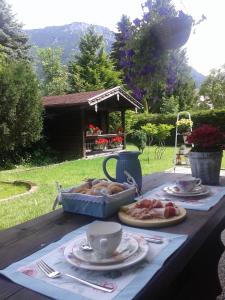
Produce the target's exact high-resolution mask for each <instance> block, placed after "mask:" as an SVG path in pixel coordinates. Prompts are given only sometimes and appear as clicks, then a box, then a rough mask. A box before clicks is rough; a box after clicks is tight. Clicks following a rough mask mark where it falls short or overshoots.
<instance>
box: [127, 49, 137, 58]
mask: <svg viewBox="0 0 225 300" xmlns="http://www.w3.org/2000/svg"><path fill="white" fill-rule="evenodd" d="M134 54H135V52H134V50H133V49H128V50H127V56H129V57H132V56H133V55H134Z"/></svg>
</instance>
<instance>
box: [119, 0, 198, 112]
mask: <svg viewBox="0 0 225 300" xmlns="http://www.w3.org/2000/svg"><path fill="white" fill-rule="evenodd" d="M177 15H178V12H177V11H176V10H175V8H174V6H173V5H172V4H171V0H155V1H150V0H148V1H146V3H145V5H144V11H143V18H142V19H135V20H134V21H133V24H130V23H129V21H128V20H126V19H124V18H123V19H121V22H120V23H118V29H119V34H117V35H116V42H115V44H114V46H113V57H114V58H115V59H117V61H118V65H120V67H121V70H122V71H123V73H124V81H125V83H126V85H127V87H128V88H129V89H130V90H131V91H132V93H133V96H134V97H135V98H137V99H139V100H140V101H141V100H142V101H146V102H147V104H148V107H149V108H150V109H151V111H152V112H159V111H160V106H161V99H162V97H163V96H164V97H166V98H170V97H171V96H172V95H173V94H174V95H175V96H178V97H179V106H181V107H186V106H192V103H191V96H189V94H190V90H191V95H193V94H194V89H195V87H194V84H193V81H192V79H191V75H190V69H189V68H188V66H187V60H186V52H185V50H176V49H163V48H162V47H160V45H159V43H158V40H157V37H156V36H155V35H154V34H153V28H154V27H155V26H156V25H157V24H160V22H162V21H163V20H168V19H170V18H172V17H175V16H177ZM183 15H184V14H183ZM183 15H182V14H181V13H180V14H179V16H181V18H182V16H183ZM181 87H182V88H181ZM184 88H185V89H186V88H188V92H187V93H184V92H183V89H184ZM184 96H185V97H186V98H185V97H184ZM183 103H184V104H183Z"/></svg>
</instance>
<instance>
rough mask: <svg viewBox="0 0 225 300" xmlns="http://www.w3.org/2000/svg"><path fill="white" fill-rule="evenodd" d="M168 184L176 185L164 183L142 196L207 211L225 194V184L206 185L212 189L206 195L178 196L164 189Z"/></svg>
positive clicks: (169, 183)
mask: <svg viewBox="0 0 225 300" xmlns="http://www.w3.org/2000/svg"><path fill="white" fill-rule="evenodd" d="M168 186H174V183H171V182H168V183H166V184H163V185H161V186H159V187H157V188H155V189H153V190H151V191H148V192H146V193H144V194H143V195H142V197H144V198H155V199H161V200H169V201H173V202H175V203H176V204H177V205H180V206H182V207H184V208H187V209H195V210H204V211H207V210H209V209H210V208H211V207H213V206H214V205H215V204H217V203H218V202H219V201H220V200H221V198H222V197H223V196H224V195H225V187H224V186H209V185H207V186H206V187H207V188H209V189H210V193H209V194H207V195H205V196H201V197H196V196H195V197H177V196H173V195H169V194H167V193H166V192H164V191H163V188H165V187H168ZM142 197H139V198H138V199H141V198H142Z"/></svg>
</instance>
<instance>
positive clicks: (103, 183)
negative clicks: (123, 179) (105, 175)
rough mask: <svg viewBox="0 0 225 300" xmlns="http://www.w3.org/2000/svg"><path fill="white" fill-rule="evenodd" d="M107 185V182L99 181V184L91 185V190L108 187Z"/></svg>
mask: <svg viewBox="0 0 225 300" xmlns="http://www.w3.org/2000/svg"><path fill="white" fill-rule="evenodd" d="M108 185H109V182H108V181H101V182H99V183H97V184H95V185H93V188H95V189H98V188H103V187H108Z"/></svg>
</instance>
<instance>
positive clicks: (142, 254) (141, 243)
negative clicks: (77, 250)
mask: <svg viewBox="0 0 225 300" xmlns="http://www.w3.org/2000/svg"><path fill="white" fill-rule="evenodd" d="M137 241H138V245H139V248H138V249H141V250H140V251H141V252H140V254H139V256H138V257H136V259H135V260H133V261H129V262H127V263H126V260H127V259H130V258H131V257H132V256H134V255H136V254H137V252H138V251H136V252H135V253H134V254H133V255H132V256H130V257H128V258H127V259H125V260H123V261H121V262H119V263H118V264H115V263H114V264H106V265H99V264H90V263H87V262H85V261H81V260H79V259H77V258H75V257H74V255H73V252H72V249H71V247H72V245H73V243H74V240H73V241H71V242H70V243H69V244H68V245H67V246H66V247H65V249H64V252H63V254H64V257H65V259H66V261H67V262H68V263H70V264H72V265H73V266H76V267H77V268H80V269H84V270H92V271H112V270H118V269H124V268H127V267H130V266H133V265H135V264H137V263H138V262H140V261H142V260H143V259H144V258H145V257H146V256H147V254H148V251H149V244H148V243H147V242H146V241H145V240H144V239H140V240H139V239H137ZM67 252H68V255H67ZM69 255H73V257H72V258H70V257H69ZM74 260H76V261H77V262H74Z"/></svg>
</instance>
